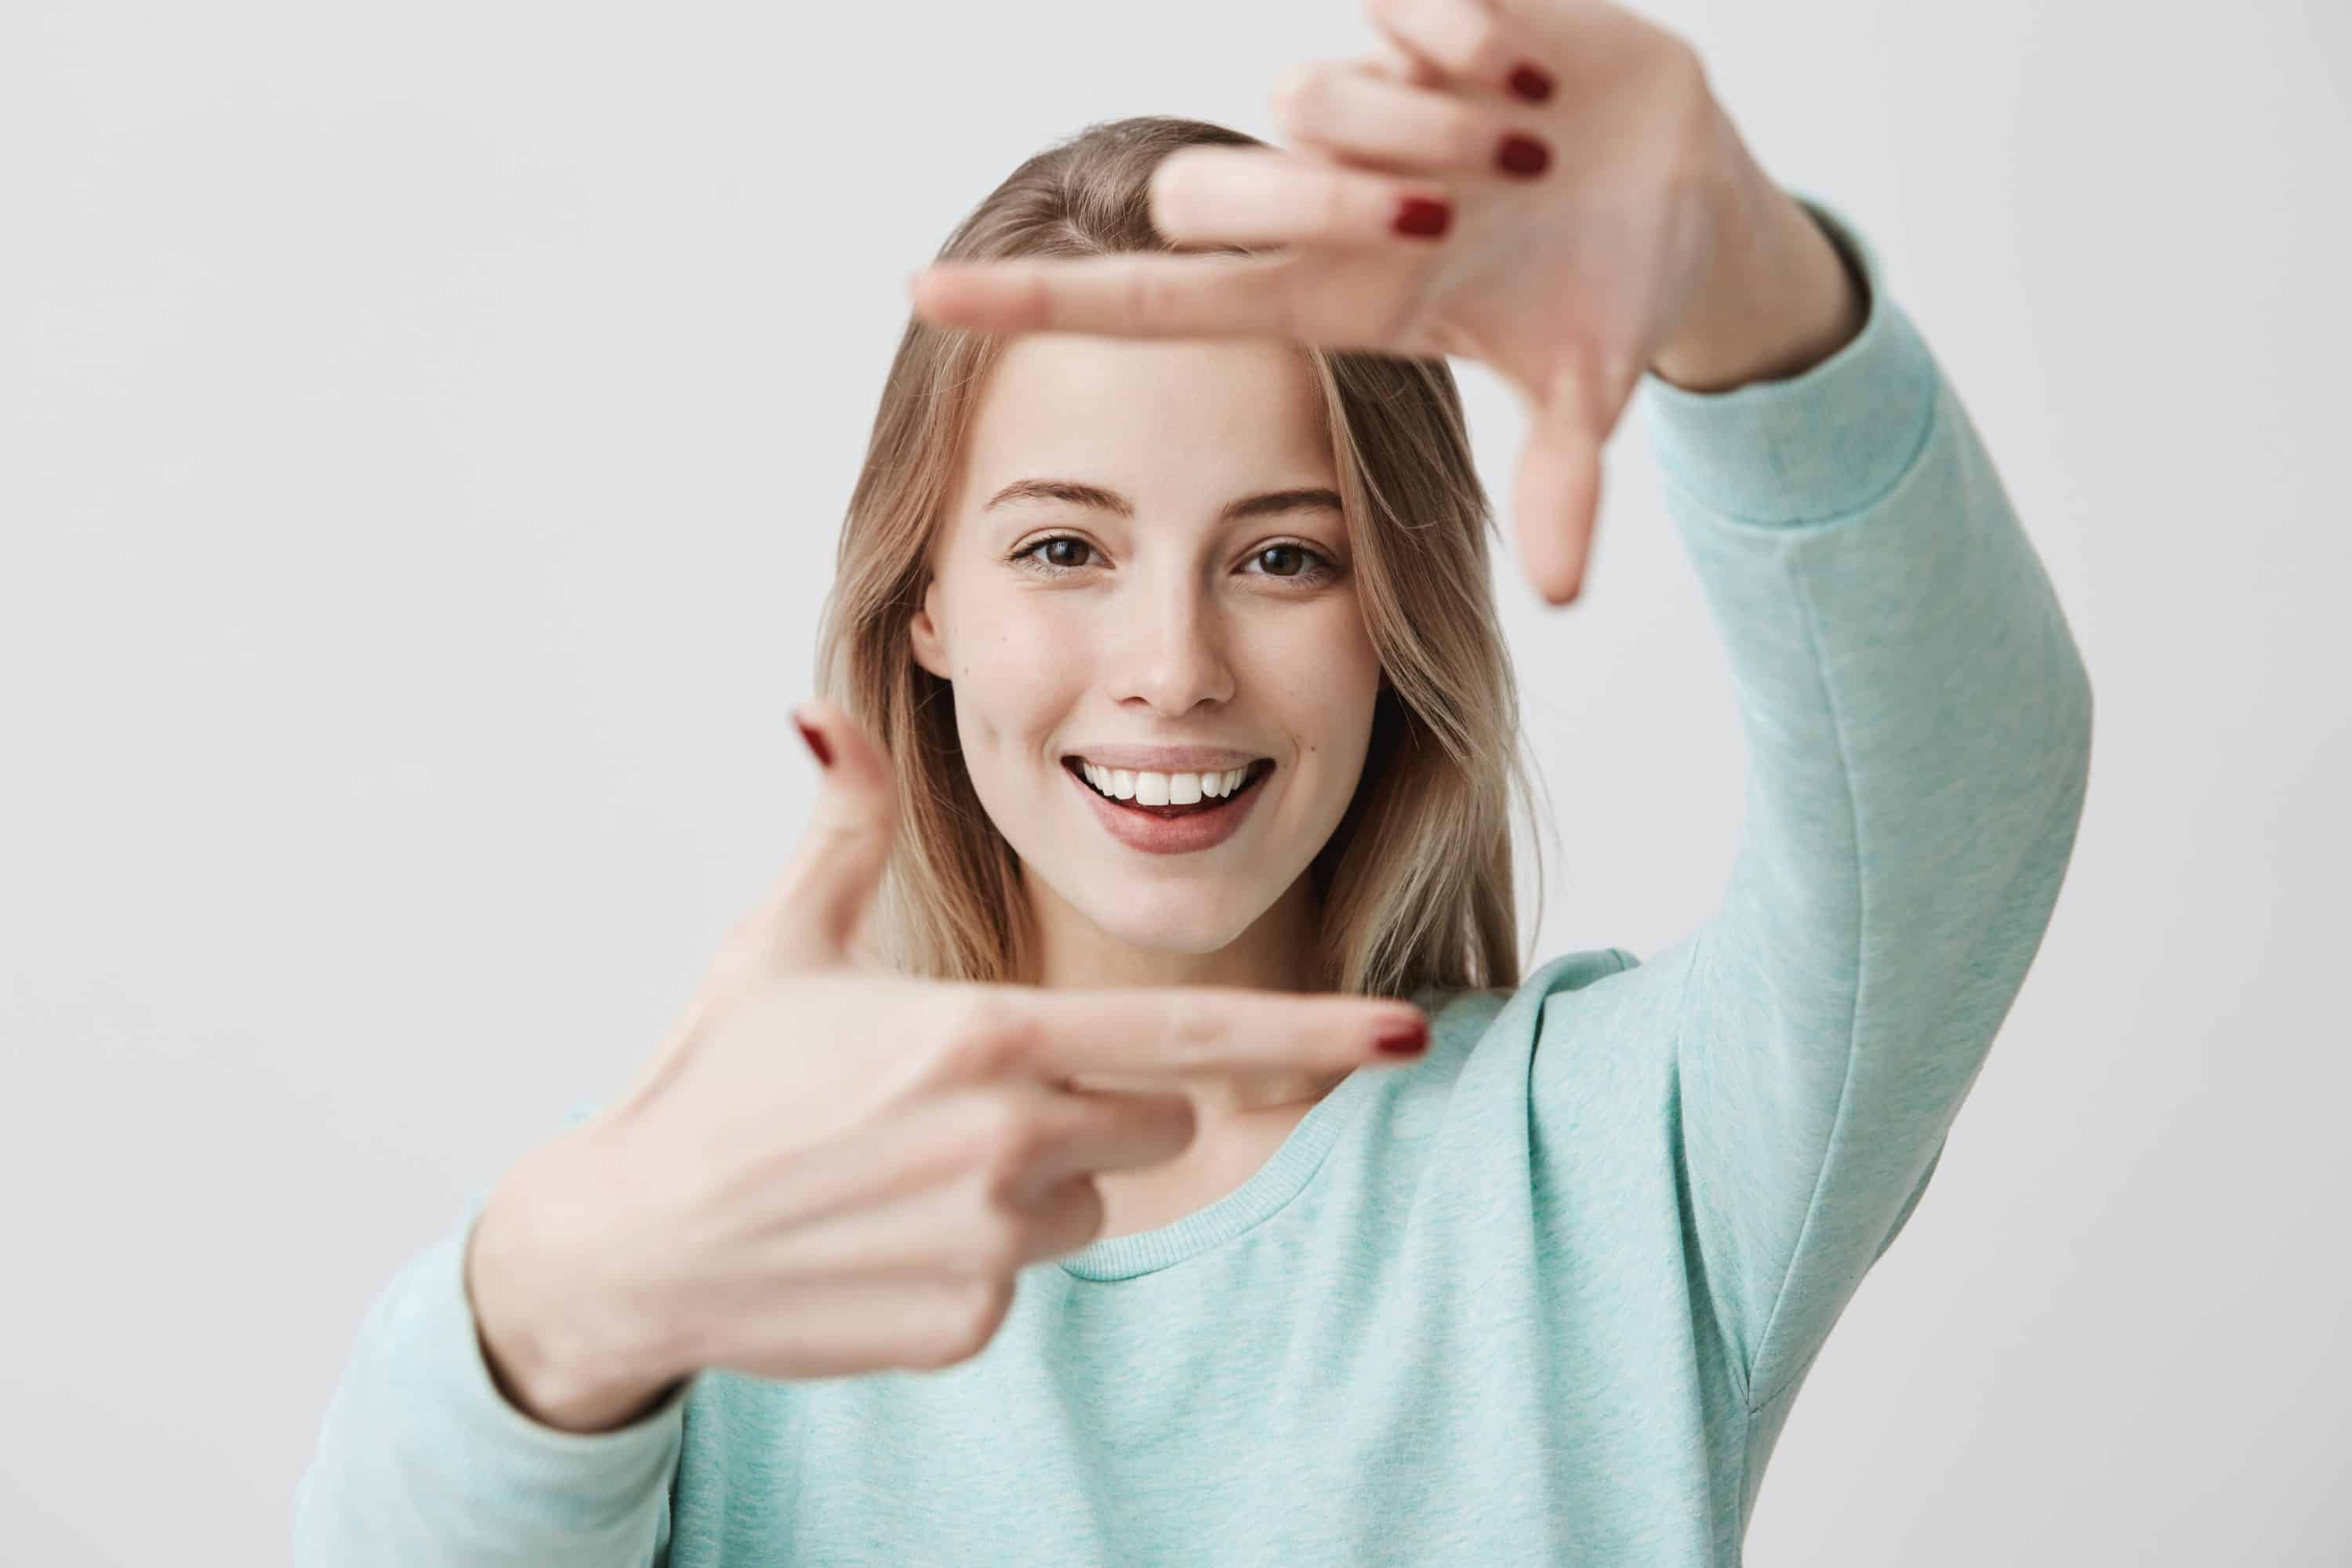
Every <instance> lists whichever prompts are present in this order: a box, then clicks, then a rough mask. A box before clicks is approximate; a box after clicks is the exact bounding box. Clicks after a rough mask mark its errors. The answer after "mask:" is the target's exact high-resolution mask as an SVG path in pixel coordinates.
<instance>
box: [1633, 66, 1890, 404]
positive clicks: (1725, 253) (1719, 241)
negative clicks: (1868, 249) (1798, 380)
mask: <svg viewBox="0 0 2352 1568" xmlns="http://www.w3.org/2000/svg"><path fill="white" fill-rule="evenodd" d="M1712 114H1713V123H1714V127H1715V132H1716V144H1717V149H1718V152H1717V157H1716V159H1715V161H1714V165H1713V169H1712V173H1711V174H1710V175H1709V177H1708V178H1707V179H1706V181H1705V182H1704V183H1703V184H1702V186H1701V189H1702V191H1703V192H1704V195H1703V196H1702V197H1701V199H1702V200H1703V201H1704V202H1705V204H1706V208H1707V212H1708V216H1709V221H1708V223H1707V226H1706V227H1707V232H1708V234H1709V236H1710V239H1709V246H1708V259H1707V263H1706V268H1705V269H1704V270H1703V272H1702V274H1701V279H1700V282H1699V284H1698V286H1697V288H1696V289H1695V290H1694V292H1693V296H1692V300H1691V302H1690V304H1689V306H1688V307H1687V308H1686V309H1685V310H1684V312H1683V315H1682V318H1681V320H1680V321H1678V322H1677V323H1676V325H1675V331H1674V333H1673V335H1672V337H1671V338H1670V339H1669V341H1668V342H1667V344H1666V346H1665V347H1664V348H1663V349H1661V350H1660V351H1659V353H1658V354H1657V355H1656V357H1655V358H1654V359H1653V360H1652V361H1651V363H1650V366H1649V369H1650V372H1651V374H1654V375H1656V376H1657V377H1658V378H1659V379H1660V380H1662V381H1665V382H1667V383H1669V384H1673V385H1675V386H1677V387H1680V388H1682V389H1683V390H1685V391H1687V392H1696V393H1723V392H1729V391H1732V390H1734V389H1736V388H1738V387H1741V386H1745V385H1748V384H1750V383H1753V382H1762V381H1785V380H1787V379H1789V378H1790V377H1792V376H1797V375H1801V374H1804V373H1805V372H1806V371H1808V370H1811V368H1812V367H1813V366H1815V365H1817V364H1820V363H1822V361H1824V360H1826V359H1828V358H1829V357H1830V356H1831V355H1832V354H1834V353H1837V352H1838V351H1839V350H1840V349H1842V348H1843V347H1844V346H1845V345H1846V344H1847V343H1849V342H1853V340H1854V338H1855V337H1857V336H1859V335H1860V333H1861V331H1862V329H1863V326H1864V322H1865V321H1867V320H1868V318H1869V298H1868V295H1867V294H1866V293H1865V292H1864V284H1863V281H1862V279H1860V278H1859V277H1858V276H1856V275H1855V272H1854V270H1853V268H1852V267H1851V266H1850V265H1849V264H1848V263H1847V260H1846V258H1845V256H1844V254H1843V252H1842V251H1840V250H1839V248H1838V247H1837V245H1836V243H1835V242H1834V241H1833V240H1832V239H1831V238H1830V237H1829V235H1828V234H1827V233H1826V232H1825V231H1824V230H1823V229H1822V226H1821V225H1820V224H1819V223H1817V222H1816V221H1814V218H1813V216H1812V215H1811V213H1809V212H1807V211H1806V210H1805V208H1804V205H1803V204H1801V203H1800V202H1799V201H1798V200H1797V199H1796V198H1795V197H1793V196H1791V195H1789V194H1788V192H1786V191H1784V190H1782V189H1781V188H1780V186H1779V185H1778V184H1774V183H1773V181H1772V180H1771V178H1770V177H1769V175H1768V174H1766V173H1765V172H1764V170H1763V168H1762V167H1761V166H1760V165H1759V164H1758V163H1757V162H1756V161H1755V159H1754V158H1753V157H1752V156H1750V155H1749V153H1748V149H1747V146H1746V144H1745V143H1744V142H1741V141H1740V138H1739V134H1738V131H1737V130H1736V129H1735V128H1734V127H1733V126H1732V124H1731V121H1730V120H1729V118H1728V117H1727V116H1726V115H1725V114H1724V113H1723V110H1722V109H1721V107H1720V106H1719V105H1717V106H1716V107H1715V108H1714V110H1713V111H1712Z"/></svg>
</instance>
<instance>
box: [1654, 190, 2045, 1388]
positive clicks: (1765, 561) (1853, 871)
mask: <svg viewBox="0 0 2352 1568" xmlns="http://www.w3.org/2000/svg"><path fill="white" fill-rule="evenodd" d="M1793 194H1794V193H1792V195H1793ZM1797 199H1798V200H1799V201H1800V202H1801V203H1802V205H1805V206H1806V207H1807V208H1808V209H1809V210H1810V211H1811V213H1812V214H1813V216H1814V217H1815V218H1816V219H1817V220H1818V221H1820V222H1821V223H1822V226H1823V227H1824V228H1825V230H1826V231H1827V232H1829V233H1830V235H1831V237H1832V239H1833V240H1834V241H1836V242H1837V243H1839V244H1840V245H1841V246H1842V247H1843V249H1844V250H1845V251H1846V253H1847V255H1848V257H1849V258H1850V259H1852V260H1853V262H1854V263H1855V265H1856V269H1857V272H1858V274H1859V275H1860V276H1862V277H1863V278H1864V281H1865V284H1866V287H1867V289H1868V292H1869V295H1870V303H1869V315H1868V321H1867V323H1866V325H1865V326H1864V330H1863V331H1862V332H1861V334H1860V335H1859V336H1858V337H1856V338H1855V339H1854V340H1853V342H1849V343H1847V344H1846V345H1845V346H1844V347H1843V349H1841V350H1840V351H1839V352H1838V353H1836V354H1834V355H1833V356H1832V357H1831V358H1830V359H1828V360H1826V361H1824V362H1822V363H1820V364H1818V365H1816V366H1814V367H1812V368H1811V370H1809V371H1807V372H1806V373H1804V374H1801V375H1799V376H1795V377H1792V378H1790V379H1788V380H1784V381H1779V382H1769V383H1762V384H1755V385H1751V386H1747V387H1740V388H1738V389H1735V390H1733V391H1730V392H1727V393H1722V394H1714V395H1707V394H1697V393H1692V392H1688V391H1685V390H1684V389H1682V388H1678V387H1675V386H1673V385H1671V384H1667V383H1664V382H1661V381H1658V380H1656V379H1655V378H1654V377H1653V378H1647V379H1645V380H1644V382H1643V387H1642V395H1643V398H1645V399H1646V405H1645V418H1646V420H1647V422H1648V424H1649V427H1650V430H1651V435H1652V443H1653V447H1654V450H1655V452H1656V453H1657V456H1658V458H1659V462H1660V466H1661V468H1662V470H1663V471H1664V477H1665V480H1666V484H1665V491H1666V500H1667V506H1668V510H1669V511H1670V512H1671V513H1672V515H1673V516H1674V518H1675V522H1676V524H1677V526H1678V529H1679V531H1680V533H1681V536H1682V538H1683V540H1684V542H1685V548H1686V552H1687V553H1688V555H1689V557H1690V559H1691V561H1692V563H1693V565H1694V567H1695V570H1696V574H1697V575H1698V578H1699V581H1700V584H1701V586H1702V591H1703V594H1704V596H1705V599H1706V604H1707V607H1708V612H1709V615H1710V616H1711V618H1712V619H1713V621H1714V623H1715V626H1716V628H1717V632H1718V634H1719V635H1720V637H1722V640H1723V643H1724V646H1725V649H1726V652H1727V657H1728V658H1729V661H1730V668H1731V672H1732V676H1733V679H1734V684H1735V687H1736V689H1737V694H1738V710H1739V715H1740V725H1741V730H1742V734H1743V737H1744V740H1745V742H1746V751H1747V762H1748V773H1747V777H1746V783H1745V796H1744V799H1745V816H1744V821H1743V826H1742V833H1741V839H1740V845H1739V848H1738V854H1737V857H1736V859H1735V863H1734V868H1733V870H1732V872H1731V876H1730V880H1729V885H1728V887H1727V889H1726V891H1725V893H1724V896H1723V900H1722V903H1721V906H1720V907H1719V909H1718V910H1717V911H1716V912H1715V913H1714V915H1713V916H1712V918H1711V919H1709V920H1708V921H1706V922H1705V924H1704V925H1703V926H1702V927H1700V929H1698V930H1697V931H1696V932H1694V933H1693V934H1692V935H1691V936H1690V937H1688V938H1687V939H1686V940H1685V942H1681V943H1678V944H1676V947H1675V950H1673V952H1671V953H1670V954H1669V955H1662V957H1661V959H1658V960H1653V961H1652V962H1653V966H1654V967H1663V968H1664V971H1665V978H1667V979H1670V980H1671V981H1672V983H1673V984H1674V985H1675V986H1678V987H1679V991H1678V994H1676V993H1675V992H1666V993H1664V994H1666V995H1668V996H1672V997H1675V1000H1674V1002H1673V1004H1672V1005H1673V1007H1674V1016H1675V1047H1674V1053H1675V1054H1674V1061H1673V1072H1674V1076H1675V1085H1676V1089H1675V1110H1676V1113H1677V1123H1678V1128H1679V1139H1680V1151H1679V1157H1680V1160H1681V1161H1682V1163H1683V1176H1682V1179H1683V1180H1684V1181H1685V1184H1686V1186H1687V1193H1688V1198H1689V1213H1688V1215H1687V1225H1688V1226H1689V1228H1690V1230H1691V1231H1692V1233H1693V1236H1694V1238H1695V1241H1696V1247H1697V1250H1698V1254H1699V1260H1700V1262H1701V1264H1702V1266H1703V1268H1704V1272H1705V1276H1706V1282H1707V1284H1706V1289H1707V1294H1708V1296H1709V1298H1710V1300H1711V1303H1712V1305H1713V1307H1714V1309H1715V1311H1716V1314H1717V1322H1718V1324H1719V1327H1720V1329H1721V1331H1722V1333H1723V1334H1724V1336H1725V1337H1726V1340H1727V1344H1726V1350H1727V1353H1728V1355H1729V1357H1730V1361H1731V1365H1732V1367H1733V1368H1734V1369H1735V1371H1736V1373H1737V1374H1738V1377H1739V1378H1740V1379H1741V1384H1742V1387H1741V1392H1742V1394H1743V1395H1744V1397H1745V1399H1746V1401H1747V1404H1748V1408H1749V1409H1750V1410H1751V1411H1754V1410H1759V1409H1761V1407H1762V1406H1764V1405H1766V1404H1768V1403H1769V1402H1770V1401H1771V1400H1773V1399H1775V1398H1777V1397H1778V1396H1779V1395H1780V1394H1782V1393H1784V1392H1787V1391H1788V1390H1790V1388H1792V1387H1793V1386H1795V1384H1797V1383H1798V1382H1799V1381H1801V1378H1802V1376H1803V1374H1804V1373H1805V1371H1806V1370H1807V1368H1808V1367H1809V1366H1810V1365H1811V1361H1812V1359H1813V1357H1814V1355H1815V1354H1816V1353H1817V1352H1819V1350H1820V1348H1821V1346H1822V1342H1823V1341H1824V1340H1825V1339H1826V1337H1827V1335H1828V1333H1829V1331H1830V1328H1831V1325H1832V1323H1834V1322H1835V1321H1836V1320H1837V1317H1838V1315H1839V1314H1840V1313H1841V1312H1842V1311H1843V1310H1844V1308H1845V1306H1846V1304H1847V1302H1848V1300H1850V1299H1851V1298H1852V1296H1853V1291H1854V1289H1855V1288H1856V1287H1857V1286H1858V1285H1859V1284H1860V1282H1861V1280H1862V1277H1863V1275H1864V1272H1865V1271H1866V1270H1867V1269H1868V1268H1870V1266H1871V1265H1872V1264H1873V1263H1874V1261H1875V1260H1876V1259H1877V1258H1878V1257H1879V1256H1880V1255H1881V1254H1882V1253H1884V1251H1885V1248H1886V1247H1887V1246H1888V1245H1889V1244H1890V1243H1891V1242H1892V1241H1893V1240H1894V1238H1895V1234H1896V1233H1897V1232H1898V1231H1899V1230H1901V1228H1902V1227H1903V1226H1904V1224H1905V1222H1906V1220H1907V1219H1908V1218H1909V1215H1910V1213H1911V1209H1912V1207H1913V1205H1916V1203H1917V1201H1918V1199H1919V1196H1920V1194H1921V1193H1922V1192H1923V1191H1924V1190H1925V1188H1926V1185H1927V1179H1928V1177H1929V1176H1930V1174H1931V1173H1933V1170H1934V1167H1935V1163H1936V1161H1937V1157H1938V1156H1939V1155H1940V1154H1941V1152H1942V1149H1943V1143H1944V1140H1945V1137H1946V1134H1947V1133H1948V1131H1949V1129H1950V1127H1951V1124H1952V1122H1953V1120H1954V1118H1955V1116H1956V1115H1957V1114H1958V1110H1959V1106H1960V1102H1961V1100H1963V1098H1964V1097H1965V1096H1966V1095H1967V1093H1968V1091H1969V1088H1970V1086H1971V1085H1972V1084H1973V1083H1974V1081H1975V1079H1976V1077H1977V1073H1978V1071H1979V1068H1980V1067H1981V1066H1982V1064H1983V1061H1984V1058H1985V1056H1986V1054H1987V1052H1988V1050H1989V1049H1990V1046H1991V1043H1992V1039H1993V1036H1994V1034H1995V1032H1996V1031H1997V1030H1998V1029H1999V1028H2000V1024H2001V1022H2002V1020H2003V1018H2004V1017H2005V1016H2007V1014H2008V1011H2009V1008H2010V1005H2011V1002H2012V1001H2013V1000H2014V999H2015V997H2016V995H2017V994H2018V991H2019V988H2020V987H2021V984H2023V982H2024V978H2025V973H2026V971H2027V968H2028V966H2029V965H2030V964H2031V963H2032V960H2033V956H2034V954H2035V952H2036V951H2037V950H2038V949H2039V947H2040V944H2041V942H2042V932H2043V931H2044V930H2045V928H2046V927H2047V925H2048V922H2049V920H2050V916H2051V912H2052V909H2053V905H2054V904H2055V902H2056V900H2057V896H2058V889H2059V884H2060V882H2061V881H2062V879H2063V877H2064V875H2065V870H2066V866H2067V862H2068V860H2069V858H2071V856H2072V853H2073V848H2074V835H2075V828H2076V824H2077V822H2078V821H2079V819H2080V816H2081V813H2082V806H2083V799H2084V788H2085V785H2086V783H2087V778H2088V772H2089V761H2090V738H2091V690H2090V684H2089V679H2088V676H2087V674H2086V672H2085V670H2084V664H2083V660H2082V658H2081V657H2080V655H2079V653H2078V652H2077V650H2076V647H2075V645H2074V638H2073V637H2072V636H2071V634H2070V632H2069V630H2068V627H2067V625H2066V621H2065V617H2064V616H2063V614H2062V613H2061V611H2060V608H2059V605H2058V600H2057V597H2056V595H2055V594H2054V593H2053V590H2052V587H2051V584H2050V581H2049V579H2048V577H2047V575H2046V574H2045V573H2044V571H2043V569H2042V563H2041V562H2040V560H2039V558H2038V557H2037V556H2036V554H2035V552H2034V551H2033V548H2032V544H2031V543H2030V542H2028V541H2027V538H2026V535H2025V533H2024V531H2023V530H2022V529H2021V527H2020V525H2019V522H2018V519H2017V517H2016V514H2015V513H2014V512H2013V511H2012V510H2011V505H2010V502H2009V499H2008V497H2007V496H2006V494H2005V493H2004V492H2003V489H2002V487H2001V483H2000V479H1999V477H1998V476H1997V474H1996V473H1995V471H1994V468H1993V465H1992V462H1991V459H1990V458H1989V457H1988V456H1987V454H1986V451H1985V448H1984V447H1983V445H1982V443H1981V441H1980V440H1979V437H1978V435H1977V432H1976V430H1975V428H1974V426H1972V424H1971V423H1970V421H1969V417H1968V416H1967V414H1966V412H1965V410H1964V409H1963V408H1962V406H1961V405H1960V402H1959V399H1958V396H1957V395H1955V394H1954V392H1953V389H1952V388H1951V386H1950V385H1949V384H1948V383H1947V382H1946V381H1945V379H1944V377H1943V375H1942V374H1941V372H1940V370H1939V369H1938V367H1937V363H1936V362H1935V360H1934V358H1933V356H1932V355H1931V354H1930V353H1929V351H1928V349H1927V344H1926V343H1925V342H1924V341H1923V340H1922V338H1921V337H1920V335H1919V333H1918V331H1916V328H1915V327H1914V325H1913V323H1912V322H1911V321H1910V320H1909V318H1908V317H1907V316H1906V314H1905V313H1904V311H1903V310H1902V309H1901V308H1900V307H1899V306H1898V305H1897V304H1896V303H1895V300H1893V299H1891V298H1890V297H1889V296H1888V294H1887V292H1886V289H1885V281H1884V278H1883V276H1882V271H1881V267H1880V263H1879V260H1878V258H1877V257H1876V255H1875V253H1874V251H1873V250H1872V249H1871V247H1870V246H1869V245H1868V243H1867V241H1866V240H1864V238H1863V237H1861V235H1860V234H1859V233H1858V232H1857V231H1856V230H1855V228H1854V226H1853V225H1852V224H1851V223H1850V222H1848V221H1847V220H1846V219H1845V218H1843V216H1842V215H1840V214H1839V213H1838V212H1837V211H1836V210H1835V209H1833V208H1831V207H1828V206H1826V205H1823V204H1822V203H1821V202H1819V201H1817V200H1813V199H1811V198H1809V197H1806V196H1802V195H1799V196H1798V198H1797Z"/></svg>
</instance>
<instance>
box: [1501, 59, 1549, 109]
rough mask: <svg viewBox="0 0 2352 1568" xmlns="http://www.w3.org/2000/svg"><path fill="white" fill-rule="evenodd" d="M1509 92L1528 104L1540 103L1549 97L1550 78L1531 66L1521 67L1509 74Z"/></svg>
mask: <svg viewBox="0 0 2352 1568" xmlns="http://www.w3.org/2000/svg"><path fill="white" fill-rule="evenodd" d="M1511 90H1512V91H1513V92H1516V93H1517V94H1518V95H1519V96H1520V97H1521V98H1524V99H1526V100H1528V102H1529V103H1541V102H1542V101H1543V100H1545V99H1547V98H1549V97H1550V96H1551V78H1549V77H1548V76H1546V75H1545V74H1544V73H1543V72H1542V71H1539V70H1538V69H1537V68H1535V67H1533V66H1521V67H1520V68H1518V69H1517V70H1515V71H1513V72H1512V73H1511Z"/></svg>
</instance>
